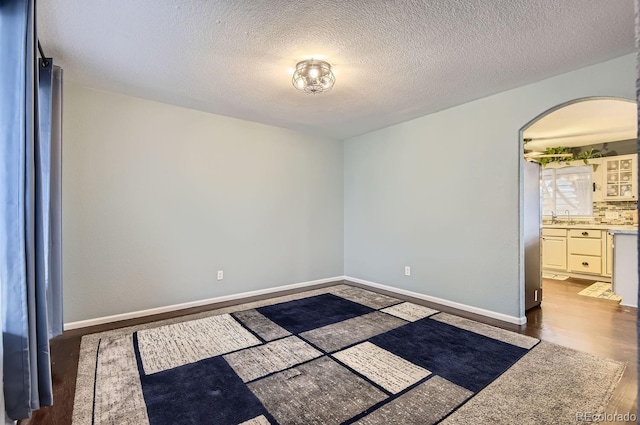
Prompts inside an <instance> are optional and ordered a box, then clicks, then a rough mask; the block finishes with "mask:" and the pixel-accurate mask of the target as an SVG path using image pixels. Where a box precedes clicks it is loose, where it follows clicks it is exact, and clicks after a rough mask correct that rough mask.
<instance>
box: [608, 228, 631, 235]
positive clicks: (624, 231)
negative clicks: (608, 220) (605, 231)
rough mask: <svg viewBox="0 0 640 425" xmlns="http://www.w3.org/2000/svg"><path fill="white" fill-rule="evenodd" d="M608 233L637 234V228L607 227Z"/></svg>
mask: <svg viewBox="0 0 640 425" xmlns="http://www.w3.org/2000/svg"><path fill="white" fill-rule="evenodd" d="M609 233H611V234H614V235H637V234H638V229H634V230H630V229H609Z"/></svg>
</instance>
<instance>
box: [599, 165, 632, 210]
mask: <svg viewBox="0 0 640 425" xmlns="http://www.w3.org/2000/svg"><path fill="white" fill-rule="evenodd" d="M637 161H638V155H637V154H633V155H620V156H613V157H608V158H602V179H603V180H602V186H603V187H604V190H603V192H602V199H603V200H605V201H621V200H622V201H624V200H627V201H631V200H635V199H638V185H637V182H636V180H637V177H636V172H637V171H636V168H637Z"/></svg>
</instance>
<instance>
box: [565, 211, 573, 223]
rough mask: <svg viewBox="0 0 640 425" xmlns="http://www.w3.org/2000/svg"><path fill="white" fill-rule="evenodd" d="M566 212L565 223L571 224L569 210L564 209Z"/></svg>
mask: <svg viewBox="0 0 640 425" xmlns="http://www.w3.org/2000/svg"><path fill="white" fill-rule="evenodd" d="M564 212H566V213H567V224H571V212H570V211H569V210H564Z"/></svg>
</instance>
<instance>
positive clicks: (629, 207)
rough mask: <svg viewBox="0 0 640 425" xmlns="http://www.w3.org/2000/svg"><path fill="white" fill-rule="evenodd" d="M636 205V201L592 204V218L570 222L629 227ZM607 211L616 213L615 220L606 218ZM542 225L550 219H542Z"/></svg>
mask: <svg viewBox="0 0 640 425" xmlns="http://www.w3.org/2000/svg"><path fill="white" fill-rule="evenodd" d="M637 207H638V204H637V202H636V201H609V202H594V203H593V218H589V219H584V218H579V217H576V218H573V217H571V221H573V222H575V223H585V224H586V223H590V224H618V225H631V224H633V212H634V211H636V209H637ZM607 211H616V212H617V213H618V218H617V219H611V218H606V217H605V214H606V212H607ZM558 218H559V220H558V221H559V222H562V220H563V219H564V216H562V215H560V216H559V217H558ZM542 222H543V224H549V223H551V218H547V217H544V219H543V220H542Z"/></svg>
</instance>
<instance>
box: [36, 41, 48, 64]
mask: <svg viewBox="0 0 640 425" xmlns="http://www.w3.org/2000/svg"><path fill="white" fill-rule="evenodd" d="M38 51H39V52H40V57H41V58H42V66H43V67H44V66H49V61H48V60H47V57H46V56H45V55H44V52H43V51H42V45H41V44H40V40H38Z"/></svg>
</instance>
